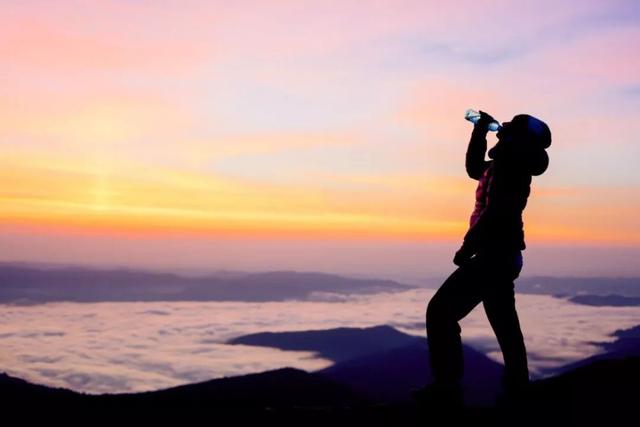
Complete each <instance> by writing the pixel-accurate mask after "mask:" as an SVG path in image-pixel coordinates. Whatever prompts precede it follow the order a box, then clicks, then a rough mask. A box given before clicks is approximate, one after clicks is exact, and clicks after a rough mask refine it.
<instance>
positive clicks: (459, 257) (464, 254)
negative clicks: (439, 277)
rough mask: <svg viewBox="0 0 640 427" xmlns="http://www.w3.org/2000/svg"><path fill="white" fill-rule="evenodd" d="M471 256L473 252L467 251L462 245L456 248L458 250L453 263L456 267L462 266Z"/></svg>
mask: <svg viewBox="0 0 640 427" xmlns="http://www.w3.org/2000/svg"><path fill="white" fill-rule="evenodd" d="M472 256H473V253H471V252H469V251H467V250H466V249H465V248H464V247H462V248H460V249H458V251H457V252H456V254H455V255H454V257H453V263H454V264H455V265H457V266H458V267H462V266H463V265H465V264H466V263H467V262H469V260H470V259H471V257H472Z"/></svg>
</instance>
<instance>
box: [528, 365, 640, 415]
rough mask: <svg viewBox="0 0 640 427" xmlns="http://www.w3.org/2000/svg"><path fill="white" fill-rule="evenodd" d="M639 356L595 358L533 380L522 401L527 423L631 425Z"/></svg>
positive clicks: (636, 387) (637, 380)
mask: <svg viewBox="0 0 640 427" xmlns="http://www.w3.org/2000/svg"><path fill="white" fill-rule="evenodd" d="M639 384H640V357H628V358H622V359H614V360H599V361H595V362H591V363H589V364H587V365H585V366H581V367H579V368H576V369H574V370H571V371H569V372H566V373H565V374H562V375H559V376H557V377H552V378H549V379H546V380H543V381H538V382H535V383H533V385H532V387H531V391H530V393H529V395H528V396H527V398H526V400H525V401H524V402H523V403H522V409H524V410H525V412H526V413H527V414H528V416H529V417H530V420H529V421H530V425H545V424H548V423H549V422H551V423H552V424H551V425H575V426H595V425H601V426H604V425H611V426H624V425H635V424H637V420H638V418H637V417H638V412H637V407H638V387H639V386H638V385H639Z"/></svg>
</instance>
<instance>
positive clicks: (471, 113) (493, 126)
mask: <svg viewBox="0 0 640 427" xmlns="http://www.w3.org/2000/svg"><path fill="white" fill-rule="evenodd" d="M464 118H465V119H467V120H469V121H470V122H471V123H473V124H474V125H475V124H476V123H478V120H480V113H479V112H477V111H476V110H472V109H471V108H469V109H468V110H467V112H466V113H464ZM501 127H502V126H500V123H498V122H497V121H496V120H494V121H492V122H491V123H489V130H490V131H491V132H497V131H499V130H500V128H501Z"/></svg>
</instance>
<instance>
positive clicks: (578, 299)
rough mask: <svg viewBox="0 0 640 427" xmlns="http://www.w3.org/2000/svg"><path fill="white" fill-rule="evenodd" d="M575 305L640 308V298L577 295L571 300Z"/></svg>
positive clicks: (612, 295) (610, 295) (613, 295)
mask: <svg viewBox="0 0 640 427" xmlns="http://www.w3.org/2000/svg"><path fill="white" fill-rule="evenodd" d="M569 301H571V302H573V303H575V304H582V305H590V306H594V307H638V306H640V297H625V296H622V295H615V294H609V295H576V296H574V297H571V298H569Z"/></svg>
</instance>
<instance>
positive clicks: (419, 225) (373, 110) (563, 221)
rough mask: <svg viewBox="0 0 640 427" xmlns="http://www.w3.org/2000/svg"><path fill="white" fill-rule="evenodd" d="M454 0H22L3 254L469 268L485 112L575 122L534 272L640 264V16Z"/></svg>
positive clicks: (560, 140) (3, 165) (534, 223)
mask: <svg viewBox="0 0 640 427" xmlns="http://www.w3.org/2000/svg"><path fill="white" fill-rule="evenodd" d="M450 3H451V4H448V3H443V2H441V1H425V0H422V1H402V0H394V1H355V0H341V1H327V0H325V1H287V0H283V1H278V2H267V1H236V2H228V1H192V0H180V1H173V0H166V1H163V2H157V1H144V0H141V1H135V2H132V1H108V2H104V1H101V2H92V1H55V2H54V1H30V0H21V1H3V2H2V5H0V10H1V13H0V88H1V89H0V179H1V180H2V181H1V182H2V183H3V185H2V186H0V259H1V260H11V261H14V260H23V261H38V262H56V263H58V262H64V263H78V264H83V263H84V264H94V265H128V266H136V267H144V268H163V269H185V270H203V271H204V270H215V269H235V270H273V269H299V270H316V271H331V272H342V273H350V274H365V275H366V274H374V275H376V274H377V275H388V276H395V277H399V276H402V275H404V277H407V278H409V277H410V276H411V277H424V276H429V275H442V274H446V273H447V272H448V271H450V270H451V269H452V268H453V267H454V266H453V264H452V263H451V258H452V256H453V253H454V252H455V250H456V249H457V248H458V247H459V245H460V243H461V240H462V237H463V236H464V233H465V231H466V229H467V226H468V223H469V215H470V214H471V211H472V209H473V205H474V191H475V185H476V184H477V183H476V182H475V181H473V180H471V179H470V178H468V177H467V176H466V173H465V170H464V154H465V151H466V145H467V143H468V138H469V134H470V131H471V125H470V123H468V122H466V121H465V120H464V119H463V114H464V111H465V110H466V109H467V108H475V109H482V110H484V111H488V112H490V113H491V114H492V115H493V116H494V117H496V118H498V119H499V120H501V121H507V120H509V119H510V118H511V117H513V116H514V115H515V114H518V113H529V114H532V115H534V116H536V117H539V118H540V119H542V120H544V121H545V122H547V123H548V124H549V126H550V128H551V131H552V135H553V142H552V145H551V147H550V148H549V150H548V153H549V156H550V159H551V160H550V166H549V169H548V170H547V172H546V173H545V174H544V175H542V176H539V177H534V179H533V184H532V192H531V196H530V198H529V202H528V205H527V208H526V210H525V213H524V222H525V236H526V241H527V249H526V251H525V267H524V269H523V275H524V274H569V275H578V276H585V275H634V274H635V275H637V274H640V266H638V265H637V262H636V261H635V260H636V259H637V257H638V255H640V220H639V219H638V215H637V214H638V212H639V208H640V176H639V175H638V174H637V173H635V172H636V169H637V167H636V164H637V159H638V158H640V145H639V144H638V141H637V135H638V134H639V132H640V121H639V120H638V119H637V112H638V111H640V108H639V107H640V77H639V76H640V56H639V55H637V46H638V45H639V44H640V43H639V42H640V3H638V2H637V1H635V0H632V1H621V0H613V1H607V2H602V1H565V0H554V1H547V0H541V1H538V2H535V3H532V2H518V1H492V0H489V1H484V2H478V1H457V2H450ZM493 143H495V137H494V136H491V135H490V136H489V144H490V145H492V144H493Z"/></svg>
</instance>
